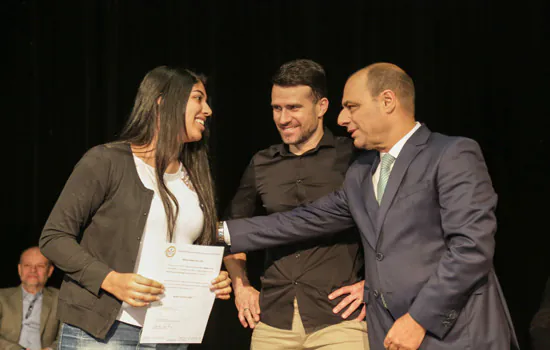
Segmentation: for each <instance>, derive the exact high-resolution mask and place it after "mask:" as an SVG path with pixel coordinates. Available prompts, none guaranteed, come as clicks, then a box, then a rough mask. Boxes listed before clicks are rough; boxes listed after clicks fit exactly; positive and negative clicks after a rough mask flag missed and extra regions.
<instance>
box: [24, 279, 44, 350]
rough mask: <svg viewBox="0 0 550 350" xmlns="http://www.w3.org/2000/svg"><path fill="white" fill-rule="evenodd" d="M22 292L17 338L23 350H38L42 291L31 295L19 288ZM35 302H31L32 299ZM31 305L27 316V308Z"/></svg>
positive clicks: (40, 347) (39, 344)
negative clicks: (19, 328) (20, 318)
mask: <svg viewBox="0 0 550 350" xmlns="http://www.w3.org/2000/svg"><path fill="white" fill-rule="evenodd" d="M21 289H22V290H23V315H22V319H23V321H22V322H21V335H20V336H19V345H21V346H22V347H24V348H25V349H31V350H40V349H42V344H41V342H40V314H41V313H42V291H40V292H38V293H36V294H31V293H29V292H27V291H26V290H25V288H23V287H21ZM34 298H36V300H35V301H34V302H33V299H34ZM31 305H32V310H31V312H30V313H29V314H28V315H29V316H28V317H25V316H27V313H28V311H29V307H31Z"/></svg>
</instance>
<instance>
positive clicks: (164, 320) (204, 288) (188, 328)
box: [140, 243, 223, 344]
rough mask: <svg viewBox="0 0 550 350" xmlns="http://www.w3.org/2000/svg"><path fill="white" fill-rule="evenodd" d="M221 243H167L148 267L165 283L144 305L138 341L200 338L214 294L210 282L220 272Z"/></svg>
mask: <svg viewBox="0 0 550 350" xmlns="http://www.w3.org/2000/svg"><path fill="white" fill-rule="evenodd" d="M222 259H223V247H217V246H201V245H192V244H178V243H176V244H174V243H168V244H166V245H165V246H160V247H159V250H158V257H157V258H156V259H152V261H151V263H150V264H149V266H148V268H149V269H150V270H151V272H150V275H151V276H155V277H156V278H157V280H158V281H159V282H162V284H163V285H164V287H165V290H164V295H163V296H162V299H161V300H160V301H158V302H154V303H151V305H150V306H149V307H148V308H147V312H146V314H145V320H144V322H143V328H142V332H141V337H140V343H145V344H151V343H155V344H160V343H168V344H169V343H178V344H195V343H200V342H202V338H203V336H204V331H205V329H206V324H207V323H208V317H209V316H210V312H211V311H212V305H213V304H214V299H215V297H216V294H215V293H214V292H213V291H211V290H210V286H211V282H212V280H213V279H214V278H216V277H217V276H218V274H219V273H220V268H221V265H222Z"/></svg>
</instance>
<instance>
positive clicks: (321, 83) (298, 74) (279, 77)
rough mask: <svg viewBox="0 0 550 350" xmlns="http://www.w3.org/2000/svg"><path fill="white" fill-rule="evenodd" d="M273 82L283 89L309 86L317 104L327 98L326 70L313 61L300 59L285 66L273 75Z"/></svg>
mask: <svg viewBox="0 0 550 350" xmlns="http://www.w3.org/2000/svg"><path fill="white" fill-rule="evenodd" d="M271 82H272V83H273V85H278V86H283V87H289V86H298V85H305V86H309V87H310V88H311V92H312V94H313V100H314V101H315V102H317V101H319V100H320V99H322V98H323V97H326V96H327V77H326V75H325V70H324V69H323V67H322V66H321V65H320V64H319V63H317V62H314V61H312V60H307V59H298V60H294V61H290V62H287V63H285V64H283V65H282V66H281V67H279V69H278V70H277V72H276V73H275V74H274V75H273V78H272V79H271Z"/></svg>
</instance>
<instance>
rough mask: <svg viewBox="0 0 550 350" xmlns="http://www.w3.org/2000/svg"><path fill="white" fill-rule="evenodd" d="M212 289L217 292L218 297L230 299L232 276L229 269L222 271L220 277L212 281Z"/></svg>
mask: <svg viewBox="0 0 550 350" xmlns="http://www.w3.org/2000/svg"><path fill="white" fill-rule="evenodd" d="M210 290H211V291H214V293H216V298H218V299H222V300H228V299H229V298H231V278H229V274H228V273H227V271H221V272H220V274H219V275H218V277H216V278H215V279H214V280H213V281H212V286H211V287H210Z"/></svg>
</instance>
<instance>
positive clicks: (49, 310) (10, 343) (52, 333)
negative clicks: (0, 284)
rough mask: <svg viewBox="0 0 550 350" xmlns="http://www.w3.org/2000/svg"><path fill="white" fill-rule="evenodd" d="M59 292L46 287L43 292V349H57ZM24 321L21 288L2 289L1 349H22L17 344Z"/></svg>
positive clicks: (0, 303) (0, 314)
mask: <svg viewBox="0 0 550 350" xmlns="http://www.w3.org/2000/svg"><path fill="white" fill-rule="evenodd" d="M58 292H59V291H58V290H57V289H56V288H53V287H46V288H44V290H43V295H42V312H41V314H40V341H41V343H42V347H43V348H47V347H50V348H52V349H56V348H57V331H58V329H59V321H58V320H57V318H56V316H55V314H56V310H57V295H58ZM22 321H23V292H22V290H21V286H18V287H13V288H4V289H0V349H2V350H12V349H13V350H15V349H18V350H19V349H22V347H21V346H20V345H19V344H18V343H17V342H18V341H19V336H20V335H21V323H22Z"/></svg>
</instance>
